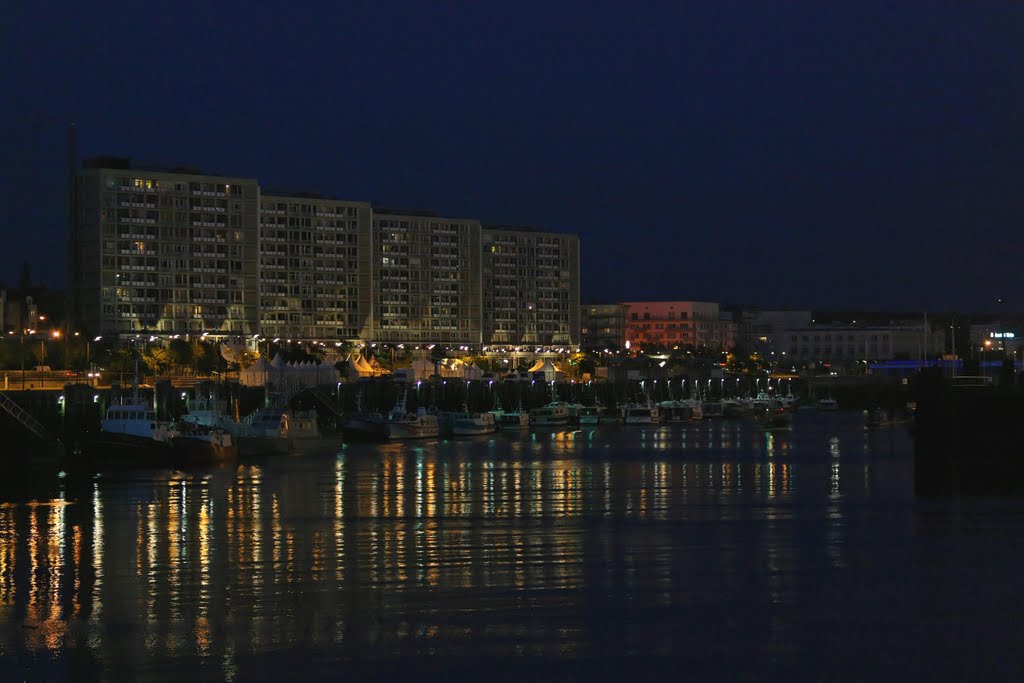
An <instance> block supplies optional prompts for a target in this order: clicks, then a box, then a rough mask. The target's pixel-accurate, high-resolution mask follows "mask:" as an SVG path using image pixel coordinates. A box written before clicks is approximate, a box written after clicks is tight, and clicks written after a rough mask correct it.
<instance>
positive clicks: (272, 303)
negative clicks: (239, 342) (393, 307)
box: [259, 194, 373, 341]
mask: <svg viewBox="0 0 1024 683" xmlns="http://www.w3.org/2000/svg"><path fill="white" fill-rule="evenodd" d="M372 220H373V219H372V209H371V207H370V204H369V203H367V202H351V201H341V200H336V199H326V198H322V197H316V196H311V195H270V194H264V195H263V196H262V197H261V198H260V239H259V254H260V262H259V302H260V303H259V330H260V333H261V334H263V335H266V336H268V337H284V338H294V339H309V340H318V341H319V340H327V339H368V338H370V337H371V336H372V332H371V330H372V323H371V310H370V307H371V303H372V293H373V286H372V285H373V283H372V281H371V275H372V258H373V255H372V253H371V252H372V248H371V224H372Z"/></svg>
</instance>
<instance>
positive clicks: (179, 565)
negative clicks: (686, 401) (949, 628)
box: [0, 418, 1024, 679]
mask: <svg viewBox="0 0 1024 683" xmlns="http://www.w3.org/2000/svg"><path fill="white" fill-rule="evenodd" d="M816 420H817V421H814V420H805V423H804V424H803V425H801V424H800V420H797V421H795V423H794V429H793V431H792V432H781V433H763V432H761V431H759V430H757V429H756V428H754V427H753V426H752V425H746V424H743V423H736V422H728V421H718V422H710V421H708V422H704V423H701V424H698V425H684V426H660V427H652V428H616V427H609V428H605V427H602V428H601V429H600V430H598V429H593V428H591V429H575V430H551V431H547V432H535V433H532V434H524V435H522V436H521V437H519V436H516V437H508V436H495V437H491V438H480V439H472V440H466V441H437V442H424V443H410V444H402V443H391V444H385V445H380V446H372V445H360V446H348V447H345V448H344V449H342V451H341V452H340V453H339V454H337V455H333V454H325V455H323V456H306V457H302V458H285V459H281V460H277V461H275V460H268V461H264V462H261V463H258V464H254V463H244V464H241V465H239V466H237V467H232V468H227V469H218V470H213V471H208V472H187V473H182V472H167V471H163V472H151V473H133V474H126V473H122V474H115V475H107V476H101V477H92V476H85V477H77V478H76V477H67V478H65V479H62V480H60V481H61V483H60V484H59V487H58V488H56V489H54V491H55V493H54V495H52V496H50V497H44V498H45V499H43V498H37V499H34V500H29V499H27V498H26V497H25V495H24V494H18V495H14V494H11V495H9V496H8V499H7V500H6V501H5V502H3V503H2V504H0V625H2V628H3V636H4V638H3V640H2V641H0V642H2V643H3V645H2V649H0V666H4V667H8V668H10V666H12V662H20V664H19V666H24V662H25V661H26V658H27V660H28V661H30V662H32V663H33V665H34V666H36V667H40V670H43V671H50V669H47V667H51V668H52V667H57V668H58V671H64V672H66V673H69V674H70V675H72V677H76V676H75V674H82V675H83V677H90V678H92V677H101V678H110V679H114V678H117V679H120V678H123V677H125V676H127V677H134V676H141V677H152V676H158V674H157V672H160V671H162V670H163V669H162V667H165V666H166V665H167V663H168V662H169V661H171V660H172V659H173V660H174V662H176V665H177V666H183V667H184V669H183V672H184V673H183V675H185V676H187V675H188V672H189V671H192V672H193V673H196V672H198V671H200V669H201V670H202V671H204V672H206V673H207V674H209V673H210V672H213V671H216V672H217V673H216V675H215V676H214V677H217V678H226V679H232V678H234V677H236V676H238V677H245V676H246V674H247V673H248V675H249V676H250V677H251V676H253V675H256V676H257V677H260V676H262V677H266V676H270V677H274V676H275V674H277V675H281V676H284V675H288V674H290V673H291V671H290V670H289V669H288V668H278V669H275V668H274V667H275V666H276V667H287V666H288V665H287V664H285V663H282V662H278V663H275V662H274V661H273V660H272V659H271V660H268V659H266V657H265V656H266V655H269V654H272V653H275V652H287V651H292V650H296V651H302V652H316V653H318V657H319V658H320V660H321V661H324V662H330V661H335V662H337V661H345V662H349V663H359V662H363V663H366V662H380V661H382V658H386V657H390V656H396V655H397V656H402V657H419V656H422V655H428V654H431V653H436V654H444V655H451V656H457V657H464V658H472V657H482V656H509V655H515V654H521V655H542V656H545V657H549V658H570V659H577V658H584V659H585V660H586V659H588V658H590V659H593V658H598V659H599V658H601V657H604V656H607V655H619V656H628V655H680V656H688V657H691V658H693V657H697V658H700V657H711V656H716V655H715V653H720V652H722V651H723V648H725V649H726V650H728V651H732V652H736V653H745V655H746V658H747V659H746V660H743V658H739V659H737V661H735V662H732V664H731V666H735V667H740V668H739V669H737V670H736V673H744V670H743V669H742V666H744V665H743V664H742V663H741V662H742V661H748V665H749V666H751V667H755V668H752V669H750V671H751V672H752V671H755V670H756V666H757V665H758V663H760V664H764V663H765V662H768V661H769V660H771V661H780V660H781V661H784V662H789V665H790V666H792V667H796V666H799V664H798V663H797V662H798V661H803V660H797V659H795V658H796V657H797V655H796V654H795V653H796V652H797V651H799V650H806V649H807V648H811V647H812V646H815V645H820V642H819V638H820V637H821V636H820V629H819V627H818V622H820V621H821V620H822V619H825V620H828V619H832V618H835V617H836V615H838V614H842V613H843V612H844V611H846V610H848V609H853V610H854V611H858V610H859V611H858V613H859V614H860V615H861V618H862V621H861V622H858V623H861V624H871V623H874V622H884V621H886V620H889V621H891V620H892V619H898V618H904V619H905V618H906V616H905V615H906V613H907V612H908V611H910V612H913V611H914V610H919V609H922V608H923V605H924V604H925V603H924V602H922V601H920V600H918V599H917V598H916V597H915V593H914V591H913V590H907V592H906V593H904V594H899V593H898V591H897V589H906V588H907V586H906V585H904V584H903V583H902V582H896V581H894V579H892V578H891V577H892V576H897V575H898V576H901V577H903V576H906V574H907V573H908V572H911V573H914V572H915V571H916V572H917V575H916V576H917V578H918V579H920V580H921V581H923V582H927V581H928V580H929V577H932V578H931V580H933V581H934V577H933V576H932V574H931V573H930V571H931V570H930V568H922V567H919V566H918V565H915V555H914V547H915V544H918V543H920V542H921V541H920V538H919V537H918V535H917V534H916V533H915V525H917V524H918V523H919V518H918V511H919V509H920V505H921V504H920V503H919V502H917V501H915V500H914V499H913V496H912V490H911V479H910V460H909V441H908V440H907V438H906V436H905V435H901V434H892V435H890V436H888V437H879V436H878V435H877V434H871V435H868V434H865V433H864V431H863V429H861V428H860V425H859V424H856V425H854V424H845V423H843V422H841V421H837V422H834V423H827V422H822V421H821V420H822V418H816ZM886 438H887V439H888V441H886V440H885V439H886ZM55 481H56V479H55ZM37 485H38V487H39V488H41V489H46V488H47V487H48V486H49V485H50V484H49V481H48V480H46V481H42V482H39V483H38V484H37ZM1012 512H1013V514H1014V515H1015V519H1018V520H1019V519H1021V517H1022V516H1024V512H1022V510H1021V509H1020V508H1019V507H1014V508H1012ZM940 518H941V516H940ZM929 519H931V517H929ZM926 538H927V537H926ZM915 567H916V569H915ZM960 569H961V571H963V570H964V568H963V567H961V568H960ZM874 591H877V592H880V593H882V594H884V595H885V596H886V600H887V601H883V600H880V599H879V598H878V597H877V595H876V593H875V592H874ZM928 593H929V595H928V603H927V604H929V605H931V604H932V601H933V600H934V595H933V594H932V593H934V591H929V592H928ZM894 596H895V597H894ZM901 600H902V602H901ZM850 601H856V604H854V603H852V602H850ZM864 605H867V607H865V606H864ZM870 609H874V610H876V611H875V612H871V611H864V610H870ZM845 628H847V629H848V630H849V629H851V628H853V629H855V628H856V627H855V626H854V627H851V626H847V627H845ZM865 631H866V632H865V633H860V632H855V633H854V634H853V635H856V636H858V637H863V638H871V637H875V636H872V635H871V633H870V632H869V631H870V629H865ZM753 635H757V636H758V638H756V639H754V638H752V637H751V636H753ZM847 635H848V636H849V635H851V633H850V632H849V631H848V632H847ZM890 635H891V634H890ZM877 637H879V638H881V636H877ZM754 643H756V645H755V644H754ZM794 643H797V644H798V646H796V647H794ZM787 657H788V658H790V659H787ZM850 657H852V655H850ZM848 659H849V658H848ZM840 660H842V657H840ZM82 661H85V662H87V664H86V665H85V666H87V669H86V670H85V672H84V674H83V672H81V671H76V670H72V669H73V667H76V666H82V664H81V662H82ZM848 663H849V662H848ZM856 665H857V666H861V667H863V666H864V664H863V663H862V662H859V663H857V664H856ZM60 667H72V669H67V668H64V669H61V668H60ZM268 667H269V668H268ZM3 670H4V669H2V668H0V672H3ZM314 673H315V672H314ZM748 673H749V672H748ZM318 675H321V676H322V677H325V678H329V677H331V676H330V675H329V673H328V671H326V670H325V671H324V672H323V673H322V674H318Z"/></svg>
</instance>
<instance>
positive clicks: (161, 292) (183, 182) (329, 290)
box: [69, 157, 580, 348]
mask: <svg viewBox="0 0 1024 683" xmlns="http://www.w3.org/2000/svg"><path fill="white" fill-rule="evenodd" d="M71 183H72V188H71V192H70V194H71V195H72V197H73V199H72V213H71V215H72V220H71V226H70V242H71V244H70V250H71V252H72V258H71V259H70V262H69V283H70V287H69V291H70V292H71V294H72V295H71V297H70V302H69V303H70V304H71V311H70V320H71V322H72V324H73V325H74V326H75V327H78V328H81V329H83V330H86V331H88V332H91V333H94V334H103V335H120V336H130V335H134V334H138V333H140V332H148V333H151V334H160V335H167V336H170V335H174V334H182V335H192V336H196V335H208V336H213V337H238V338H240V337H250V338H254V337H259V336H260V335H263V336H265V337H273V338H281V339H291V340H295V341H310V342H330V341H358V342H364V343H374V342H382V343H391V344H404V343H410V344H414V345H418V344H424V345H429V344H441V345H443V346H448V347H452V346H468V347H477V348H479V347H482V346H484V345H487V344H508V345H534V344H536V345H539V346H551V347H554V346H565V347H571V346H574V345H577V344H578V343H579V334H580V332H579V331H580V311H579V300H580V287H579V276H580V275H579V274H580V264H579V238H578V237H577V236H576V235H569V234H561V233H551V232H543V231H540V230H533V229H526V228H488V229H486V230H485V229H484V228H482V226H481V224H480V222H479V221H477V220H474V219H459V218H447V217H442V216H439V215H437V214H436V213H433V212H424V211H399V210H393V209H383V208H376V209H375V208H374V207H373V206H372V205H371V204H369V203H368V202H358V201H345V200H339V199H331V198H325V197H320V196H316V195H312V194H281V193H269V192H268V193H266V194H263V193H262V191H261V189H260V186H259V183H258V182H257V181H256V180H255V179H251V178H234V177H226V176H215V175H205V174H203V173H201V172H199V171H198V170H194V169H168V168H158V169H151V168H142V167H138V166H134V165H133V164H132V163H131V161H130V160H129V159H123V158H114V157H100V158H95V159H92V160H87V161H86V162H84V163H83V165H82V168H81V169H80V170H79V171H78V172H77V173H75V174H74V176H73V178H72V180H71ZM485 280H486V282H485Z"/></svg>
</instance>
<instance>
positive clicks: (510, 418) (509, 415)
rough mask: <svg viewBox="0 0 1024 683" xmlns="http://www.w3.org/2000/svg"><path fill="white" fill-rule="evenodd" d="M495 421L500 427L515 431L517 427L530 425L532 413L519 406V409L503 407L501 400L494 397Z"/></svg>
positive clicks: (523, 427) (493, 412)
mask: <svg viewBox="0 0 1024 683" xmlns="http://www.w3.org/2000/svg"><path fill="white" fill-rule="evenodd" d="M491 414H492V415H494V421H495V423H496V424H497V425H498V428H499V429H503V430H509V431H515V430H517V429H528V428H529V426H530V414H529V413H527V412H526V411H525V410H523V409H522V406H520V407H519V410H511V411H510V410H504V409H503V408H502V407H501V400H500V399H499V398H498V397H497V396H495V397H494V410H492V411H491Z"/></svg>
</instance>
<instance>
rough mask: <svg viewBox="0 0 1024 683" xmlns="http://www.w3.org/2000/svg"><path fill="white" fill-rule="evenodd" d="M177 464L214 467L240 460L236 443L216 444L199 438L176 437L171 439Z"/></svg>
mask: <svg viewBox="0 0 1024 683" xmlns="http://www.w3.org/2000/svg"><path fill="white" fill-rule="evenodd" d="M171 447H172V450H173V452H174V459H175V461H176V462H178V463H180V464H183V465H213V464H216V463H221V462H227V461H230V460H235V459H236V458H238V446H237V445H236V444H235V443H233V442H232V443H223V444H222V443H216V442H214V441H209V440H206V439H202V438H199V437H191V436H176V437H174V438H172V439H171Z"/></svg>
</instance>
